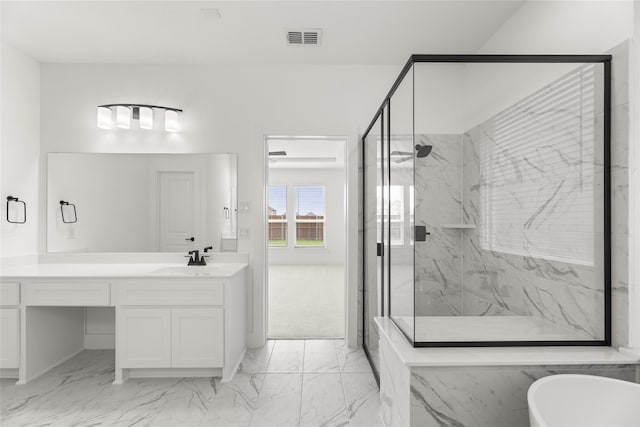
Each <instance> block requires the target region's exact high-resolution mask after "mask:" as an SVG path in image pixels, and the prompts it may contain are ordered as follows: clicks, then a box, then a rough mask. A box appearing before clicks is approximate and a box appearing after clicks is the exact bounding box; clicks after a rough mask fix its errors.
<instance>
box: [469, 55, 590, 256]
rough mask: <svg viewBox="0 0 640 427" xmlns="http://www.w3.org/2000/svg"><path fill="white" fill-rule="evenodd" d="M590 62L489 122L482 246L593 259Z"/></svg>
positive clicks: (484, 160)
mask: <svg viewBox="0 0 640 427" xmlns="http://www.w3.org/2000/svg"><path fill="white" fill-rule="evenodd" d="M595 80H596V73H595V68H594V66H593V65H588V66H584V67H580V68H577V69H576V70H574V71H573V72H571V73H569V74H567V75H565V76H564V77H562V78H560V79H559V80H557V81H555V82H554V83H552V84H550V85H549V86H547V87H545V88H544V89H543V90H540V91H538V92H536V93H534V94H533V95H531V96H529V97H528V98H525V99H524V100H522V101H521V102H519V103H517V104H515V105H514V106H512V107H510V108H509V109H507V110H505V111H504V112H502V113H500V114H498V115H497V116H495V117H493V118H492V119H491V120H490V122H488V123H487V124H486V128H487V131H486V137H487V141H491V143H487V142H485V143H483V146H482V149H481V150H480V154H481V158H482V161H481V169H482V175H483V177H484V179H485V180H486V181H485V182H483V185H484V188H483V190H482V192H481V194H482V211H483V216H484V217H485V218H486V221H485V222H484V223H483V224H482V227H481V229H480V232H481V236H480V237H481V238H480V244H481V246H482V247H484V248H485V249H489V250H492V251H496V252H503V253H510V254H516V255H523V256H531V257H539V258H543V259H548V260H555V261H562V262H570V263H575V264H582V265H593V263H594V213H595V212H597V211H598V210H599V209H602V207H601V206H602V201H601V200H600V199H598V198H597V194H598V192H597V186H598V185H599V184H600V183H599V182H594V177H597V178H598V179H600V180H601V179H602V174H601V173H600V175H598V174H597V172H596V169H594V165H595V164H597V162H598V160H597V159H598V158H599V154H598V151H597V150H596V147H598V149H600V148H599V146H598V144H596V141H597V137H596V135H597V132H596V126H597V124H596V123H597V117H596V111H595V107H594V106H595V105H597V104H598V103H599V102H601V101H598V96H601V95H600V94H599V92H598V88H597V86H596V81H595Z"/></svg>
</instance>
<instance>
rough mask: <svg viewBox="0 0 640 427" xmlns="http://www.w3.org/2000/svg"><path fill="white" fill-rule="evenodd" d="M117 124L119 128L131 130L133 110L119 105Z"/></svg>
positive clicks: (117, 108)
mask: <svg viewBox="0 0 640 427" xmlns="http://www.w3.org/2000/svg"><path fill="white" fill-rule="evenodd" d="M116 124H117V126H118V127H119V128H123V129H129V128H130V127H131V109H130V108H129V107H123V106H122V105H118V106H117V107H116Z"/></svg>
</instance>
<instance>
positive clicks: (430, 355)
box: [375, 317, 640, 368]
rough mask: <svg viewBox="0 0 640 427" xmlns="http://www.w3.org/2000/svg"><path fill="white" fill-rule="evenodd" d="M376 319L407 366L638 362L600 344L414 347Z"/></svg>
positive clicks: (383, 336)
mask: <svg viewBox="0 0 640 427" xmlns="http://www.w3.org/2000/svg"><path fill="white" fill-rule="evenodd" d="M375 322H376V324H377V325H378V330H379V334H380V337H381V339H386V340H388V342H389V344H390V346H391V347H392V348H393V350H394V351H395V353H396V355H397V356H398V358H399V359H400V360H401V361H402V363H403V365H404V366H406V367H410V368H418V367H452V366H560V365H637V364H640V359H638V358H634V357H631V356H630V355H627V354H623V353H622V352H620V351H618V350H617V349H615V348H613V347H600V346H593V347H591V346H577V347H571V346H567V347H560V346H558V347H420V348H414V347H412V346H411V344H410V343H409V341H408V340H407V338H406V337H405V336H404V335H403V334H402V332H400V331H399V330H398V328H397V326H396V325H395V324H394V323H393V322H392V321H391V320H390V319H388V318H382V317H376V318H375Z"/></svg>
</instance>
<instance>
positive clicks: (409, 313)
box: [384, 69, 415, 342]
mask: <svg viewBox="0 0 640 427" xmlns="http://www.w3.org/2000/svg"><path fill="white" fill-rule="evenodd" d="M389 107H390V114H389V126H390V132H389V140H388V148H387V150H388V156H387V157H386V158H387V159H388V162H387V165H386V166H387V168H388V170H387V173H388V175H387V176H388V185H387V188H386V189H387V192H386V194H387V199H386V200H385V202H386V203H385V213H386V217H387V218H388V220H387V222H385V224H384V226H385V229H386V230H387V235H388V240H387V241H388V247H389V250H388V252H386V254H388V257H387V258H388V259H387V261H388V265H389V269H388V271H389V273H392V274H389V275H388V277H389V287H388V289H389V301H390V311H389V313H390V316H391V318H392V319H393V320H394V321H395V323H396V324H397V325H398V327H400V329H401V330H402V331H403V332H404V333H405V334H406V335H407V337H408V338H409V339H410V340H411V341H412V342H413V340H414V330H415V329H414V317H415V316H414V288H413V287H414V251H413V245H414V242H413V240H414V239H413V179H414V177H413V175H414V163H415V148H414V143H413V142H414V141H413V140H414V138H413V69H410V70H409V72H408V74H407V76H406V77H405V79H404V80H403V81H402V83H401V84H400V86H398V88H397V90H396V91H395V93H394V94H393V96H392V97H391V100H390V106H389Z"/></svg>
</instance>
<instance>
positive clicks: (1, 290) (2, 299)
mask: <svg viewBox="0 0 640 427" xmlns="http://www.w3.org/2000/svg"><path fill="white" fill-rule="evenodd" d="M19 304H20V283H18V282H5V283H0V305H19Z"/></svg>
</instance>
